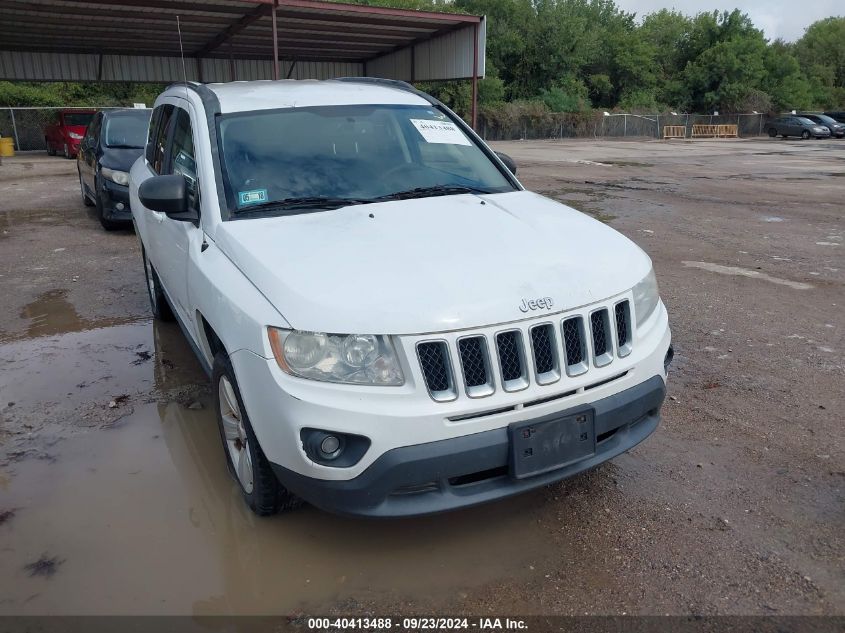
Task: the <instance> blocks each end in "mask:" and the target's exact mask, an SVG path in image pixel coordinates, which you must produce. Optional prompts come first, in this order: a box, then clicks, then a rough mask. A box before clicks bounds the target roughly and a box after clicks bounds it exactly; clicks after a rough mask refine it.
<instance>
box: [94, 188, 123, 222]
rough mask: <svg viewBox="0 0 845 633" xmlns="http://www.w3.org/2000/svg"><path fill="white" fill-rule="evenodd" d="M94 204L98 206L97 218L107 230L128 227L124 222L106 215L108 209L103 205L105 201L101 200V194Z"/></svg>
mask: <svg viewBox="0 0 845 633" xmlns="http://www.w3.org/2000/svg"><path fill="white" fill-rule="evenodd" d="M94 206H95V207H97V219H98V220H100V224H101V225H102V227H103V228H104V229H105V230H106V231H117V230H118V229H123V228H126V226H125V224H124V223H123V222H115V221H114V220H109V219H108V218H107V217H106V209H105V207H103V201H102V200H100V195H99V194H97V197H96V201H95V202H94Z"/></svg>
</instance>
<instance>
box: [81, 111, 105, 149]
mask: <svg viewBox="0 0 845 633" xmlns="http://www.w3.org/2000/svg"><path fill="white" fill-rule="evenodd" d="M102 122H103V114H102V112H98V113H97V114H95V115H94V118H93V119H92V120H91V125H89V126H88V129H87V130H85V136H84V137H83V139H82V146H83V147H85V148H89V147H94V146H96V145H97V137H99V135H100V125H101V124H102Z"/></svg>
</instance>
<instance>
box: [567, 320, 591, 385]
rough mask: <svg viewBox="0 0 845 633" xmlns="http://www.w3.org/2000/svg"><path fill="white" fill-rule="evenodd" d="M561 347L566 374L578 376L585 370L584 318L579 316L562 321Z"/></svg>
mask: <svg viewBox="0 0 845 633" xmlns="http://www.w3.org/2000/svg"><path fill="white" fill-rule="evenodd" d="M563 348H564V352H565V354H566V373H567V375H569V376H578V375H580V374H583V373H584V372H585V371H587V345H586V341H585V340H584V319H582V318H581V317H573V318H571V319H566V320H565V321H564V322H563Z"/></svg>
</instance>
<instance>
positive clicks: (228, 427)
mask: <svg viewBox="0 0 845 633" xmlns="http://www.w3.org/2000/svg"><path fill="white" fill-rule="evenodd" d="M217 393H218V398H220V417H221V418H222V421H223V436H224V438H225V440H226V450H228V451H229V458H230V459H231V460H232V466H233V467H234V468H235V474H236V475H237V477H238V481H239V482H240V484H241V487H242V488H243V489H244V492H246V493H247V494H249V493H251V492H252V457H250V454H249V443H248V441H247V436H246V428H245V427H244V423H243V417H242V416H241V409H240V407H239V406H238V399H237V398H236V397H235V390H234V389H233V388H232V383H231V382H229V379H228V378H227V377H226V376H222V377H221V378H220V382H219V384H218V385H217Z"/></svg>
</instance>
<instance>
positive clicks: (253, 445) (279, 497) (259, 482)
mask: <svg viewBox="0 0 845 633" xmlns="http://www.w3.org/2000/svg"><path fill="white" fill-rule="evenodd" d="M224 378H225V379H226V380H228V382H229V384H230V385H231V387H232V390H233V391H234V395H235V398H236V399H237V405H238V409H239V420H240V421H241V423H242V425H243V430H244V432H245V434H246V446H245V447H244V448H242V449H241V450H244V451H248V452H249V458H250V459H249V465H250V466H251V482H250V483H251V490H247V489H246V488H244V485H243V483H242V482H241V480H240V479H239V478H238V475H237V473H236V470H235V465H234V464H233V463H232V455H231V452H230V450H229V447H228V441H227V439H226V432H225V429H224V426H223V415H222V406H223V405H222V403H221V396H220V395H218V394H219V392H220V389H221V387H220V383H221V381H222V380H223V379H224ZM212 391H213V393H214V395H215V398H214V403H215V404H214V412H215V415H216V417H217V428H218V430H219V431H220V440H221V442H222V444H223V454H224V456H225V458H226V466H227V467H228V469H229V474H231V475H232V478H233V479H234V480H235V481H236V482H237V483H238V487H239V488H240V489H241V494H242V495H243V498H244V501H245V502H246V504H247V505H248V506H249V509H250V510H252V511H253V512H255V514H257V515H258V516H271V515H273V514H276V513H277V512H286V511H288V510H293V509H294V508H297V507H299V506H300V505H302V501H301V500H300V499H299V498H298V497H297V496H296V495H294V494H292V493H291V492H289V491H288V490H287V489H286V488H285V487H284V486H283V485H282V484H280V483H279V480H278V479H276V475H275V474H274V473H273V469H272V468H271V467H270V462H269V461H268V460H267V457H265V455H264V451H262V450H261V446H260V445H259V443H258V439H257V438H256V437H255V432H254V431H253V429H252V424H251V423H250V421H249V416H248V415H247V413H246V408H245V407H244V404H243V399H242V398H241V391H240V389H239V388H238V381H237V379H236V378H235V371H234V369H233V368H232V363H231V361H230V360H229V356H228V355H227V354H226V352H225V351H220V352H218V353H217V355H216V356H215V357H214V368H213V371H212Z"/></svg>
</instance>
